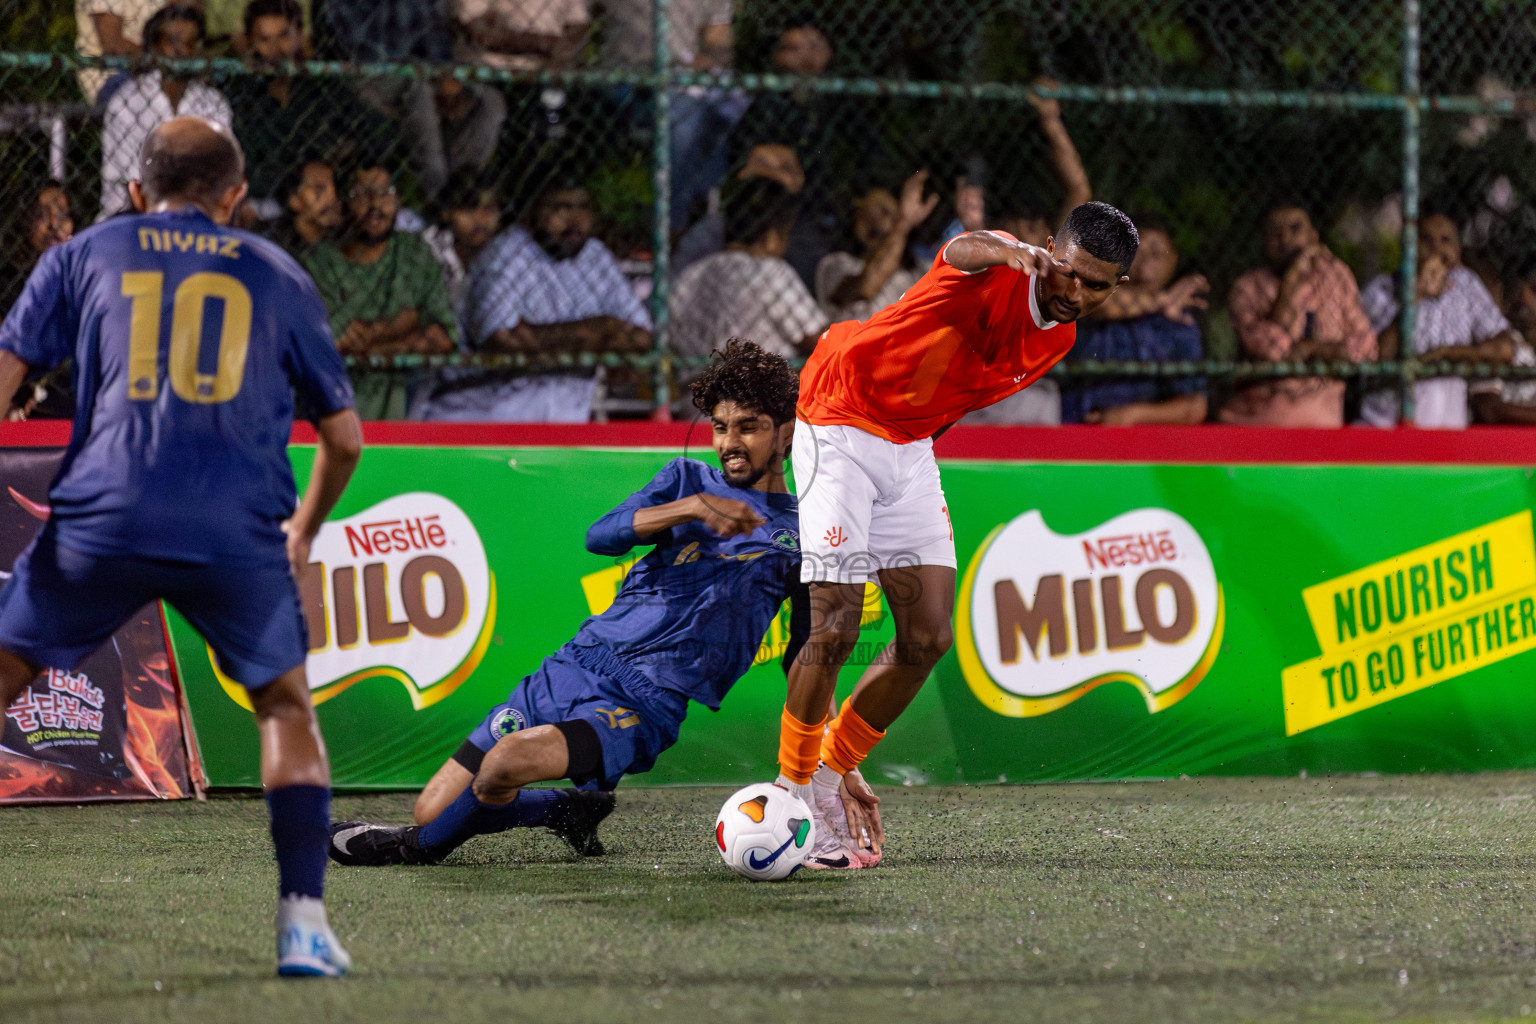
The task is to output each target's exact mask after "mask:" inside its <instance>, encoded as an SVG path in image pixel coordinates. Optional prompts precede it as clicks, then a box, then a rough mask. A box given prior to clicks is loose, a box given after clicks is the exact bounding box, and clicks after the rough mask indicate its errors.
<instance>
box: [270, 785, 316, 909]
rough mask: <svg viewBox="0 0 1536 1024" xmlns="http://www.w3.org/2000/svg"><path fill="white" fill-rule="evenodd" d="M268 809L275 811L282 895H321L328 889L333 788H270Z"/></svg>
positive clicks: (274, 837) (274, 839)
mask: <svg viewBox="0 0 1536 1024" xmlns="http://www.w3.org/2000/svg"><path fill="white" fill-rule="evenodd" d="M267 810H268V812H269V813H270V814H271V815H272V847H273V849H275V850H276V851H277V886H278V888H277V891H278V893H279V895H282V896H312V897H314V898H315V899H319V898H320V897H321V896H322V895H324V893H325V859H326V853H327V850H328V848H329V846H330V843H331V791H330V789H328V788H327V787H325V786H283V787H282V788H280V789H269V790H267Z"/></svg>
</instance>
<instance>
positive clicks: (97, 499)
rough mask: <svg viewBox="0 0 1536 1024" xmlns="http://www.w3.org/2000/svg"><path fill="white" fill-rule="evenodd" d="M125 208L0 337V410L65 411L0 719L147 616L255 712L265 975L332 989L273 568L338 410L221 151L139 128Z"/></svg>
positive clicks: (55, 268) (187, 132)
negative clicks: (272, 936)
mask: <svg viewBox="0 0 1536 1024" xmlns="http://www.w3.org/2000/svg"><path fill="white" fill-rule="evenodd" d="M129 191H130V193H131V197H132V200H133V204H134V206H135V208H136V209H138V210H139V211H140V215H139V216H125V217H117V218H114V219H112V220H109V221H107V222H105V223H103V224H100V225H98V226H96V227H94V228H91V229H90V230H89V231H86V232H84V233H82V234H79V235H76V236H75V238H74V239H73V240H72V241H70V242H68V243H66V244H64V245H60V246H57V247H55V248H53V249H51V250H49V251H48V253H47V254H45V255H44V256H43V258H42V259H41V260H40V261H39V263H38V266H37V269H36V270H35V271H34V272H33V274H32V276H31V277H30V279H29V280H28V281H27V284H26V288H25V290H24V291H23V292H22V295H21V298H20V299H19V300H17V302H16V305H15V306H14V307H13V308H12V310H11V312H10V314H9V316H7V317H6V319H5V323H4V326H3V327H0V402H4V403H8V402H9V400H10V398H11V396H12V395H13V394H14V393H15V390H16V388H17V387H18V386H19V385H20V383H21V381H22V380H23V378H24V376H25V375H26V373H27V371H28V369H29V368H44V367H52V366H55V365H57V364H59V363H61V362H63V361H64V360H66V359H69V358H73V359H74V364H75V370H74V372H75V391H76V394H77V395H78V396H79V402H78V405H77V409H76V413H75V422H74V432H73V434H72V436H71V438H70V443H69V448H68V449H67V450H66V452H65V454H64V461H63V465H62V466H61V467H60V469H59V474H58V476H57V477H56V478H55V479H54V481H53V485H52V487H51V488H50V490H49V502H50V504H51V506H52V509H53V513H52V516H51V517H50V519H49V520H48V522H47V524H46V525H45V526H44V527H43V529H42V532H41V533H39V534H38V536H37V539H36V540H35V541H34V542H33V543H32V545H31V547H29V548H28V549H27V550H26V551H25V552H23V553H22V555H21V557H20V558H18V559H17V562H16V565H15V567H14V572H13V575H12V576H11V578H10V579H9V580H8V581H7V582H6V584H5V586H4V588H3V589H0V707H4V706H7V705H9V703H10V702H11V701H12V700H13V699H15V697H16V696H17V695H18V694H19V693H20V692H21V690H22V689H23V688H25V687H26V686H27V684H28V683H29V682H30V681H31V680H32V679H33V678H34V677H35V676H36V675H37V673H38V671H39V670H40V669H43V668H45V667H56V668H64V669H68V668H73V667H74V665H75V664H76V663H77V662H78V661H80V660H81V659H82V658H83V657H84V656H85V655H87V654H88V653H90V652H91V651H92V650H94V649H95V648H96V647H97V646H98V645H100V644H101V643H102V642H103V641H105V640H106V639H107V637H108V636H110V635H111V634H112V632H113V631H114V630H116V629H117V627H118V626H119V625H121V624H122V623H123V622H124V621H125V620H127V619H128V618H129V617H130V616H131V615H133V613H134V612H135V611H137V609H139V608H140V607H142V606H143V605H144V604H145V603H146V602H148V601H152V600H156V599H164V600H166V601H168V602H170V604H171V605H172V606H173V607H175V608H176V609H177V610H178V611H179V612H181V613H182V614H183V615H184V616H186V618H187V619H188V620H189V621H190V622H191V623H192V624H193V625H194V626H195V627H197V629H198V631H199V632H201V633H202V634H203V636H204V637H205V638H206V639H207V640H208V643H209V645H210V646H211V647H212V648H213V651H214V654H215V655H216V657H217V658H218V661H219V665H220V667H221V668H222V669H223V671H224V672H225V673H226V674H227V675H229V676H230V677H231V678H233V679H235V680H237V681H239V682H240V683H242V684H244V685H245V687H246V688H247V689H248V690H249V691H250V695H251V702H252V705H253V706H254V708H255V710H256V719H257V724H258V726H259V730H260V735H261V748H262V749H261V774H262V784H263V786H264V787H265V788H266V791H267V801H268V804H269V806H270V809H271V816H272V840H273V845H274V847H275V848H276V853H277V861H278V875H279V885H280V888H279V901H278V915H277V921H278V973H279V974H284V975H315V974H318V975H327V976H331V975H336V974H339V973H342V972H343V971H345V970H346V968H347V966H348V963H349V961H348V957H347V954H346V952H345V951H344V950H343V949H342V948H341V946H340V945H339V944H338V943H337V942H336V939H335V936H334V934H332V932H331V929H330V926H329V924H328V923H327V920H326V915H325V906H324V904H323V903H322V902H321V896H322V887H323V884H324V879H325V863H326V844H327V842H328V839H329V833H328V825H329V807H330V774H329V768H328V767H327V764H326V759H325V747H324V744H323V742H322V740H321V738H320V731H319V728H318V726H317V725H316V722H315V717H314V712H313V710H312V708H311V707H310V702H309V687H308V685H307V684H306V681H305V676H304V658H305V653H306V649H307V646H308V644H307V642H306V634H305V628H304V622H303V615H302V612H301V609H300V605H299V596H298V589H297V587H296V585H295V583H294V579H295V576H294V571H293V568H292V566H294V565H303V564H304V563H306V562H307V561H308V560H309V546H310V542H311V541H312V540H313V539H314V536H315V534H316V532H317V531H318V530H319V528H320V524H321V523H322V522H323V521H324V519H325V517H326V515H327V514H328V513H329V512H330V510H331V508H332V507H333V506H334V505H335V503H336V499H337V498H338V497H340V495H341V492H342V489H343V488H344V487H345V486H346V483H347V480H348V479H349V477H350V476H351V474H352V469H353V467H354V466H355V465H356V463H357V459H358V456H359V453H360V450H361V431H360V429H359V425H358V422H357V416H356V414H355V413H354V412H353V411H352V388H351V385H350V384H349V383H348V381H347V375H346V368H345V366H344V365H343V363H342V360H341V357H340V356H339V355H338V354H337V351H336V346H335V344H334V343H333V341H332V340H331V336H330V331H329V328H328V327H327V325H326V316H325V309H324V308H323V307H322V305H321V302H320V298H319V296H318V294H317V293H316V291H315V286H314V283H313V282H312V281H311V280H310V279H309V276H308V275H307V274H305V273H304V271H303V270H301V269H300V268H299V266H298V264H297V263H295V262H294V261H293V259H292V258H290V257H289V256H288V255H287V254H286V253H284V252H282V251H281V250H280V249H278V248H277V247H276V246H275V245H272V244H271V243H270V242H267V241H265V240H263V239H261V238H258V237H256V236H255V235H251V234H248V233H246V232H243V231H238V230H234V229H232V228H230V227H229V226H228V225H229V220H230V215H231V213H232V211H233V210H234V209H235V207H236V206H237V205H238V204H239V203H240V201H241V200H242V199H243V198H244V195H245V167H244V157H243V154H242V153H241V152H240V147H239V144H238V143H237V142H236V141H235V140H234V138H233V136H231V135H230V134H229V133H228V131H227V130H226V129H224V128H221V127H220V126H218V125H215V124H212V123H211V122H208V121H204V120H201V119H198V118H179V119H176V120H173V121H170V122H168V123H166V124H164V125H161V126H160V127H159V128H157V129H156V130H155V131H154V132H153V133H152V134H151V135H150V137H149V139H148V140H147V141H146V143H145V145H144V149H143V152H142V153H141V155H140V171H139V179H138V180H137V181H135V182H134V183H133V184H132V185H131V186H130V189H129ZM295 392H297V394H298V396H299V397H300V399H301V400H302V401H303V403H304V407H305V409H306V410H307V411H308V413H309V414H310V415H311V416H313V417H314V418H315V419H316V420H317V426H318V429H319V435H320V445H319V450H318V452H317V453H316V460H315V464H314V471H313V474H312V476H311V478H310V482H309V487H308V489H307V490H306V493H305V495H304V500H303V501H302V503H301V502H299V501H298V495H297V493H296V492H295V488H294V480H293V474H292V471H291V470H290V468H289V464H288V457H287V453H286V449H287V443H288V435H289V432H290V430H291V427H292V422H293V412H294V394H295ZM0 408H4V405H3V404H0ZM295 506H297V508H295Z"/></svg>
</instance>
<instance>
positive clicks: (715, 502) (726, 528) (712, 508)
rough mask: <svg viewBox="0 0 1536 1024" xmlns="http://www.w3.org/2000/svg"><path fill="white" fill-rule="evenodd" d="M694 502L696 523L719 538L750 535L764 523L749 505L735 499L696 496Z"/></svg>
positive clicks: (706, 495) (703, 495) (704, 495)
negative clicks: (701, 524) (702, 525)
mask: <svg viewBox="0 0 1536 1024" xmlns="http://www.w3.org/2000/svg"><path fill="white" fill-rule="evenodd" d="M694 500H695V502H696V503H697V510H696V512H697V514H696V518H697V519H698V521H699V522H701V523H703V524H704V525H705V526H706V527H708V528H709V530H710V531H712V532H713V533H715V534H717V535H718V536H721V537H726V538H729V537H736V536H739V535H741V534H744V533H751V532H752V531H753V530H755V529H757V528H758V527H759V526H762V525H763V523H764V522H765V520H764V519H763V517H762V516H761V515H759V514H758V512H757V510H756V509H754V508H753V507H752V506H751V505H748V504H747V503H746V502H744V501H738V500H737V499H735V498H722V497H719V496H717V495H713V494H696V495H694Z"/></svg>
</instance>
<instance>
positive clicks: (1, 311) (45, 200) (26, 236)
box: [0, 179, 75, 420]
mask: <svg viewBox="0 0 1536 1024" xmlns="http://www.w3.org/2000/svg"><path fill="white" fill-rule="evenodd" d="M13 198H14V199H15V200H16V202H15V205H14V206H13V207H12V209H13V211H14V214H13V215H12V217H11V220H10V223H9V224H7V225H6V226H5V235H4V237H5V238H6V239H7V240H9V241H11V242H12V243H13V247H12V249H11V257H10V259H9V260H8V261H6V264H5V266H4V269H3V272H0V318H4V317H5V316H8V315H9V314H10V309H11V307H12V306H13V305H15V303H16V300H17V299H18V298H19V297H20V296H21V290H22V286H24V285H25V284H26V283H27V278H28V277H29V276H30V275H31V273H32V268H33V267H35V266H37V260H38V257H40V256H42V254H43V253H45V252H47V251H48V250H49V249H52V248H53V247H54V246H56V245H60V244H62V243H64V242H67V241H69V240H70V239H71V238H73V237H74V234H75V218H74V216H73V214H71V213H70V209H69V193H68V192H66V191H64V186H63V184H62V183H60V182H58V181H54V180H52V179H45V180H44V181H43V182H42V183H41V184H40V185H38V186H36V187H35V188H33V189H32V190H31V191H30V192H29V193H26V194H19V195H15V196H14V197H13ZM72 366H73V363H72V362H66V363H65V364H64V365H63V366H60V367H58V368H56V369H54V370H51V371H49V372H47V373H34V374H32V375H31V376H29V377H28V379H27V383H26V384H25V385H24V386H22V387H21V388H19V389H18V390H17V392H16V396H15V398H14V399H13V400H12V405H11V408H10V410H9V411H8V415H7V418H8V419H12V420H23V419H28V418H32V417H35V418H48V419H54V418H62V419H67V418H69V417H70V416H73V415H74V410H75V400H74V395H73V394H72V393H71V391H70V375H69V369H70V368H71V367H72Z"/></svg>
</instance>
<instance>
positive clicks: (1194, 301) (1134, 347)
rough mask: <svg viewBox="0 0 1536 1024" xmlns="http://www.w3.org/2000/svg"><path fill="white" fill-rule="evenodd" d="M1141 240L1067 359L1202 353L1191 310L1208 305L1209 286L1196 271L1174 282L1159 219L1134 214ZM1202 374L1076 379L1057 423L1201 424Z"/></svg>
mask: <svg viewBox="0 0 1536 1024" xmlns="http://www.w3.org/2000/svg"><path fill="white" fill-rule="evenodd" d="M1134 220H1135V222H1136V231H1137V233H1138V234H1139V235H1140V236H1141V245H1140V246H1139V247H1138V248H1137V249H1136V258H1135V260H1133V261H1132V262H1131V269H1130V278H1131V279H1130V281H1129V282H1127V283H1126V284H1123V285H1121V286H1120V287H1119V288H1117V289H1115V291H1114V293H1113V294H1111V295H1110V297H1109V299H1108V300H1107V301H1106V302H1105V303H1104V305H1102V306H1100V307H1099V311H1098V313H1097V314H1096V315H1095V316H1094V318H1093V319H1092V320H1090V321H1089V322H1088V323H1086V324H1084V325H1082V326H1081V327H1080V328H1079V329H1078V338H1077V344H1075V345H1074V346H1072V351H1071V352H1069V353H1067V361H1068V362H1069V363H1077V362H1083V361H1085V360H1100V361H1104V360H1126V361H1135V362H1143V363H1170V362H1185V361H1188V362H1193V361H1197V360H1199V359H1201V358H1202V357H1203V351H1202V348H1201V344H1200V328H1199V327H1198V326H1196V324H1195V311H1196V310H1201V309H1205V308H1207V307H1208V306H1209V302H1208V301H1207V299H1206V295H1207V294H1208V293H1209V292H1210V290H1211V286H1210V284H1209V283H1208V282H1207V281H1206V279H1205V278H1204V276H1202V275H1200V274H1185V275H1184V276H1183V277H1180V278H1178V279H1177V280H1175V279H1174V278H1175V275H1176V274H1177V273H1178V269H1179V250H1178V248H1177V247H1176V246H1175V245H1174V242H1173V233H1172V232H1171V231H1170V230H1169V229H1168V225H1167V224H1166V223H1165V222H1164V221H1162V220H1161V219H1160V218H1158V217H1154V216H1151V215H1147V214H1143V215H1141V216H1138V217H1136V218H1134ZM1205 412H1206V401H1205V378H1203V377H1181V378H1177V379H1170V378H1167V377H1130V378H1103V377H1100V378H1083V379H1081V381H1080V382H1079V383H1073V384H1069V385H1068V386H1067V387H1065V388H1063V389H1062V396H1061V421H1062V422H1063V423H1103V424H1106V425H1109V426H1135V425H1137V424H1141V423H1182V424H1194V423H1200V422H1202V421H1204V419H1205Z"/></svg>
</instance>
